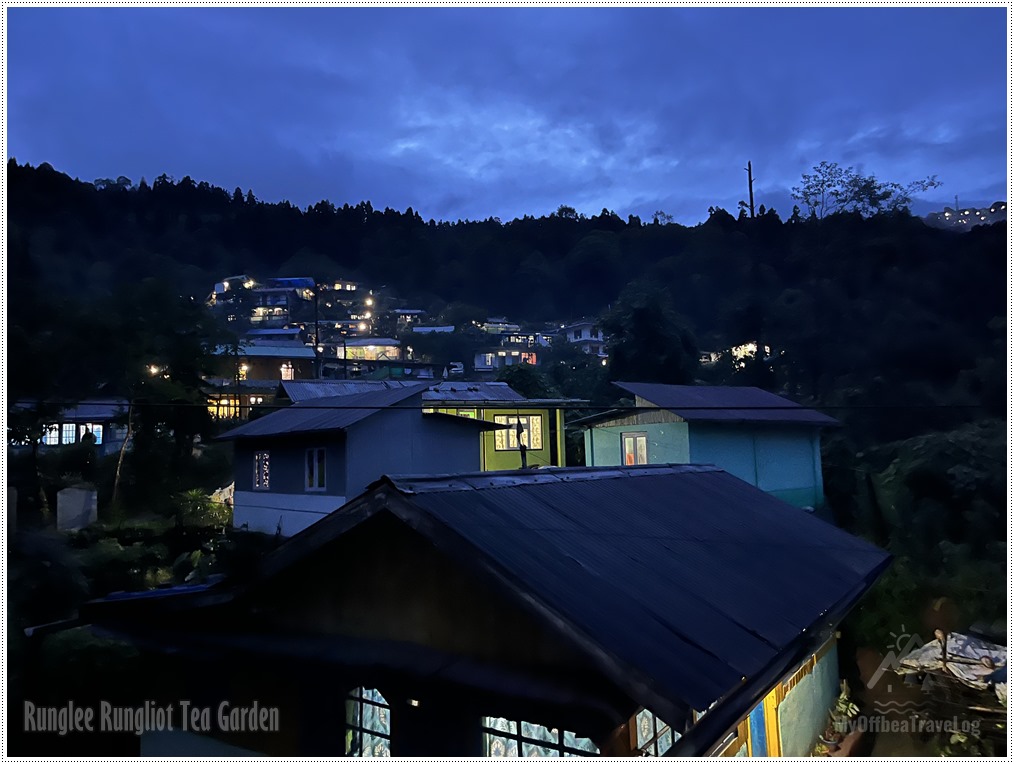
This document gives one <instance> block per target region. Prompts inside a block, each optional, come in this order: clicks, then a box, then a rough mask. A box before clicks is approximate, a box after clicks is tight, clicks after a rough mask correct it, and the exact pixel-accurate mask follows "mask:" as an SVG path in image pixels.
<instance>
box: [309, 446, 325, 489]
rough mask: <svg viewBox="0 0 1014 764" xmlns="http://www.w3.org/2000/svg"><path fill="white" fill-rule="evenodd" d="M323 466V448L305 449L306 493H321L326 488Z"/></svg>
mask: <svg viewBox="0 0 1014 764" xmlns="http://www.w3.org/2000/svg"><path fill="white" fill-rule="evenodd" d="M325 464H326V463H325V450H324V449H323V448H308V449H306V490H307V491H323V490H324V489H325V488H326V487H327V470H326V468H325Z"/></svg>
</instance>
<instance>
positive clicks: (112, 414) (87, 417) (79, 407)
mask: <svg viewBox="0 0 1014 764" xmlns="http://www.w3.org/2000/svg"><path fill="white" fill-rule="evenodd" d="M14 405H15V407H16V408H19V409H34V408H35V407H36V406H37V405H38V403H37V402H36V401H27V400H24V401H18V402H17V403H15V404H14ZM129 406H130V402H129V401H128V400H127V399H126V398H93V399H89V400H83V401H79V402H78V403H76V404H74V405H73V406H64V407H63V408H62V409H60V413H59V415H57V416H54V419H60V420H61V421H64V422H104V421H108V420H110V419H115V418H116V417H119V416H125V415H126V413H127V408H128V407H129Z"/></svg>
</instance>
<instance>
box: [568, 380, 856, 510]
mask: <svg viewBox="0 0 1014 764" xmlns="http://www.w3.org/2000/svg"><path fill="white" fill-rule="evenodd" d="M613 384H615V385H616V386H617V387H619V388H620V389H621V390H623V391H624V392H626V393H628V394H630V395H631V396H632V397H633V398H634V409H633V410H630V409H627V410H613V411H606V412H602V413H599V414H595V415H593V416H590V417H586V418H584V419H580V420H578V421H576V422H574V423H573V424H574V425H576V426H578V427H583V428H584V445H585V463H586V464H588V465H589V466H607V465H636V464H688V463H692V464H715V465H718V466H719V467H721V468H722V469H724V470H726V471H728V472H729V473H731V474H733V475H735V476H736V477H738V478H741V479H742V480H745V481H747V482H748V483H751V484H752V485H755V486H757V487H758V488H761V489H762V490H765V491H768V492H769V493H772V494H774V495H775V496H777V497H779V498H780V499H783V500H784V501H786V502H788V503H789V504H793V505H795V506H797V507H809V508H811V509H818V508H820V507H822V506H823V505H824V480H823V476H822V473H821V459H820V432H821V429H822V428H825V427H836V426H838V421H837V420H836V419H833V418H832V417H829V416H827V415H826V414H822V413H820V412H819V411H815V410H813V409H810V408H806V407H805V406H801V405H799V404H798V403H794V402H792V401H790V400H788V399H786V398H783V397H781V396H779V395H775V394H774V393H769V392H767V391H765V390H761V389H760V388H757V387H728V386H708V385H662V384H649V383H637V382H614V383H613Z"/></svg>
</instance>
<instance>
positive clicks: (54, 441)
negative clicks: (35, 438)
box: [42, 424, 60, 446]
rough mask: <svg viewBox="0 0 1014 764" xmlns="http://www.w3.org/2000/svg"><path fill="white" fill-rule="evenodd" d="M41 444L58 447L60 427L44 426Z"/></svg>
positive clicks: (54, 425)
mask: <svg viewBox="0 0 1014 764" xmlns="http://www.w3.org/2000/svg"><path fill="white" fill-rule="evenodd" d="M42 444H43V445H45V446H58V445H60V425H57V424H47V425H46V430H45V432H44V433H43V435H42Z"/></svg>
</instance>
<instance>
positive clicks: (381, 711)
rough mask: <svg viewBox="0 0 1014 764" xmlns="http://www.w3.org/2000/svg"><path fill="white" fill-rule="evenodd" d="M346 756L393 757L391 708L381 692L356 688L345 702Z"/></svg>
mask: <svg viewBox="0 0 1014 764" xmlns="http://www.w3.org/2000/svg"><path fill="white" fill-rule="evenodd" d="M345 755H346V756H360V757H364V758H365V757H373V756H390V755H391V704H390V703H388V702H387V700H386V699H385V698H384V696H383V695H381V694H380V692H379V691H378V690H370V689H366V688H365V687H357V688H356V689H355V690H353V691H352V692H351V693H349V696H348V698H347V699H346V700H345Z"/></svg>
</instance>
